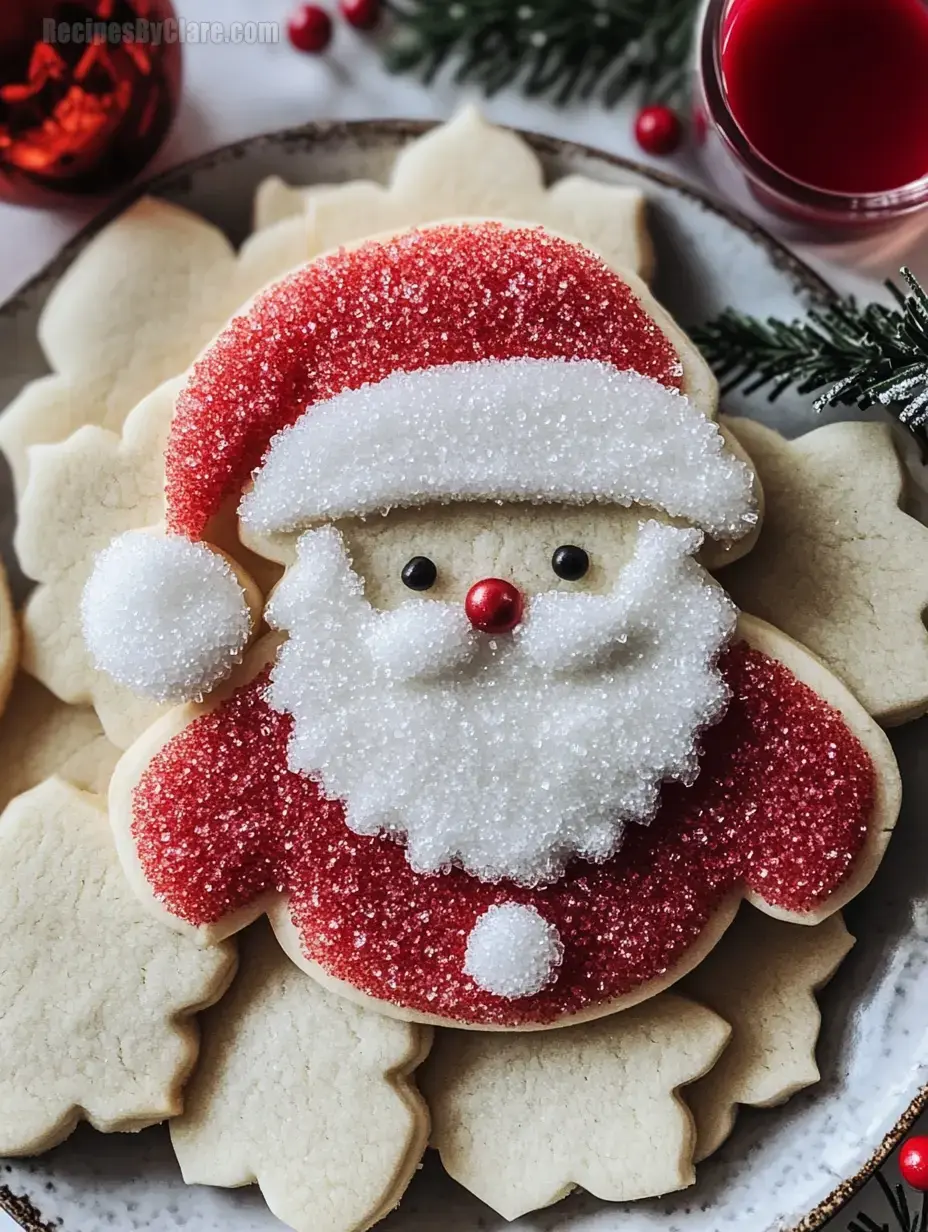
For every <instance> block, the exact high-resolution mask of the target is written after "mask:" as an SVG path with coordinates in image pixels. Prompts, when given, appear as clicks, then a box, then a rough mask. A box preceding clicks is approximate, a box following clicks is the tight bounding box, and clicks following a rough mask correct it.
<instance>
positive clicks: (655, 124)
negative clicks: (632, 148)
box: [635, 105, 683, 154]
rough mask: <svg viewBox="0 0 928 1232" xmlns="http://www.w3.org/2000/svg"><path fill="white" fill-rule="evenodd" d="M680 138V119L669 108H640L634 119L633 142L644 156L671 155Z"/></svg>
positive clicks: (681, 132) (681, 128)
mask: <svg viewBox="0 0 928 1232" xmlns="http://www.w3.org/2000/svg"><path fill="white" fill-rule="evenodd" d="M682 136H683V127H682V125H681V124H680V117H679V116H678V115H677V113H676V112H675V111H673V110H671V108H670V107H662V106H658V105H655V106H652V107H642V109H641V110H640V111H639V112H638V115H637V116H636V117H635V140H636V141H637V142H638V144H639V145H640V146H641V148H642V149H643V150H644V151H645V153H646V154H672V153H673V151H674V150H675V149H676V148H677V146H678V145H679V144H680V138H681V137H682Z"/></svg>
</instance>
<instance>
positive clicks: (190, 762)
mask: <svg viewBox="0 0 928 1232" xmlns="http://www.w3.org/2000/svg"><path fill="white" fill-rule="evenodd" d="M722 669H723V672H724V675H725V677H726V679H727V681H728V683H729V685H730V687H731V689H732V703H731V706H730V707H729V710H728V712H727V713H726V715H725V718H724V719H723V720H722V721H721V722H720V723H719V724H718V725H717V726H716V727H714V728H712V729H711V730H710V731H708V732H707V733H706V734H705V735H704V737H703V749H704V751H703V757H702V770H701V773H700V775H699V778H698V779H697V781H696V783H695V785H694V786H692V787H689V788H686V787H681V786H679V785H677V784H674V785H669V786H667V787H665V789H664V792H663V796H662V803H661V808H660V812H659V814H658V816H657V818H656V819H655V820H654V822H653V823H652V824H651V825H650V826H630V827H629V830H628V832H627V837H626V840H625V844H624V846H623V847H622V849H621V851H620V852H619V854H618V855H617V856H616V857H614V858H613V859H612V860H610V861H608V862H607V863H605V864H599V865H594V864H589V863H585V862H583V861H575V862H574V863H573V864H572V865H571V866H570V868H569V869H568V871H567V874H566V876H565V877H564V878H563V879H562V880H561V881H559V882H558V883H557V884H555V885H552V886H548V887H545V888H542V889H536V890H531V889H526V888H524V887H519V886H514V885H511V884H508V883H500V884H497V885H485V884H483V883H481V882H479V881H477V880H476V879H475V878H473V877H470V876H467V875H466V874H464V873H462V872H460V871H458V870H455V871H452V872H450V873H446V874H442V875H438V876H422V875H419V874H416V873H413V872H412V870H411V869H410V868H409V865H408V864H407V862H406V859H405V856H404V853H403V850H402V848H401V847H400V846H398V845H397V844H396V843H394V842H391V841H388V840H385V839H379V838H361V837H359V836H357V835H355V834H353V833H352V832H351V831H350V830H348V828H347V826H346V825H345V824H344V821H343V817H342V811H341V807H340V806H339V804H338V803H333V802H329V801H326V800H325V799H323V798H322V797H321V795H320V792H319V790H318V788H317V787H316V785H315V784H314V783H313V782H312V781H311V780H310V779H308V778H305V777H303V776H301V775H296V774H293V773H291V772H290V771H289V770H288V769H287V762H286V749H287V739H288V736H289V733H290V725H291V721H290V719H289V717H287V716H284V715H280V714H277V713H276V712H274V711H273V710H271V709H270V707H269V706H268V705H267V703H266V702H265V701H264V698H263V691H264V687H265V683H266V679H267V676H266V673H265V675H263V676H261V677H259V678H258V679H257V680H255V681H253V682H252V683H251V684H249V685H247V686H245V687H244V688H241V689H239V690H238V692H237V693H235V694H234V695H233V696H232V697H231V698H230V699H229V700H228V701H227V702H226V703H224V704H223V705H222V706H220V707H219V708H217V709H216V710H214V711H212V712H210V713H207V714H204V715H203V716H202V717H200V718H199V719H197V720H195V721H194V722H193V723H191V724H190V726H189V727H188V728H186V729H185V730H184V731H183V732H182V733H181V734H180V735H178V736H176V737H175V738H174V739H173V740H171V741H170V743H168V744H167V745H166V746H165V747H164V748H163V749H162V750H161V751H160V752H159V753H158V754H157V755H156V756H155V758H154V759H153V760H152V762H151V764H150V765H149V767H148V769H147V770H146V772H145V774H144V776H143V777H142V779H141V780H140V782H139V785H138V787H137V788H136V791H135V797H134V820H133V825H132V832H133V835H134V838H135V841H136V843H137V845H138V851H139V855H140V858H141V863H142V868H143V869H144V872H145V875H146V876H147V878H148V880H149V882H150V883H151V885H152V887H153V889H154V891H155V893H156V895H157V896H158V898H159V899H160V900H161V901H162V902H163V903H164V904H165V905H166V906H167V907H168V908H169V910H170V911H172V912H173V913H174V914H175V915H177V916H179V917H180V918H182V919H184V920H187V921H188V922H190V923H193V924H205V923H212V922H215V921H217V920H219V919H221V918H222V917H223V916H224V915H226V914H227V913H228V912H230V911H234V910H236V909H238V908H241V907H243V906H245V905H246V904H248V903H249V902H251V901H253V900H254V899H255V898H256V897H257V896H258V895H260V894H263V893H265V892H267V891H268V890H277V891H279V892H280V893H283V894H287V895H289V903H290V913H291V916H292V919H293V921H294V923H295V925H296V927H297V928H298V930H299V933H300V936H301V939H302V945H303V949H304V951H305V953H306V954H307V956H308V957H310V958H311V959H312V960H313V961H315V962H316V963H318V964H319V965H320V966H321V967H323V968H324V969H325V970H326V971H327V972H329V973H330V974H331V975H333V976H335V977H337V978H338V979H341V980H344V981H347V982H348V983H350V984H352V985H353V986H354V987H355V988H357V989H359V990H361V991H362V992H364V993H367V994H369V995H370V996H372V997H376V998H379V999H381V1000H385V1001H389V1002H392V1003H393V1004H396V1005H399V1006H403V1007H406V1008H409V1009H412V1010H415V1011H419V1012H424V1013H429V1014H435V1015H440V1016H443V1017H447V1018H452V1019H456V1020H458V1021H466V1022H470V1023H474V1024H487V1025H489V1024H495V1025H506V1026H519V1025H520V1024H524V1023H529V1022H533V1023H534V1022H539V1023H540V1022H551V1021H554V1020H556V1019H558V1018H560V1017H562V1016H564V1015H570V1014H575V1013H577V1012H578V1011H581V1010H583V1009H585V1008H586V1007H588V1006H594V1005H596V1004H599V1003H602V1002H605V1001H611V1000H613V999H615V998H617V997H620V996H622V995H623V994H625V993H629V992H631V991H633V990H634V989H635V988H637V987H639V986H640V985H642V984H644V983H646V982H648V981H650V980H653V979H654V978H656V977H659V976H660V975H661V974H662V973H664V972H665V971H667V970H668V969H669V968H671V967H674V966H676V965H677V964H679V963H680V961H681V960H682V959H683V957H684V955H685V954H686V951H687V949H688V948H689V947H690V946H691V945H692V944H693V943H694V942H695V941H696V939H697V938H698V937H699V936H700V934H701V933H702V931H703V929H704V928H705V927H706V923H707V921H708V920H709V919H710V917H711V916H712V914H713V912H714V911H715V910H716V909H717V908H718V906H719V904H720V903H721V902H722V901H723V900H724V899H725V898H726V897H727V896H728V895H730V894H731V893H732V892H733V891H735V890H737V889H738V888H740V887H744V888H747V889H750V890H753V891H756V892H759V893H760V894H762V895H763V897H764V899H765V900H766V902H768V903H770V904H771V905H774V906H778V907H783V908H786V909H787V910H790V911H796V912H805V911H809V910H812V909H813V908H815V907H816V906H818V905H820V904H821V903H823V902H825V901H826V900H827V899H828V898H829V897H830V896H831V895H832V894H833V893H834V892H835V890H836V889H837V888H838V887H839V886H840V885H841V884H842V882H843V881H844V879H845V878H846V877H847V875H848V872H849V870H850V868H851V866H852V864H853V862H854V858H855V856H856V854H857V853H858V852H859V851H860V849H861V847H862V845H863V843H864V840H865V837H866V833H867V825H868V821H869V818H870V816H871V813H872V810H873V806H874V793H875V775H874V770H873V766H872V763H871V761H870V758H869V756H868V754H867V752H866V750H865V749H864V748H863V747H862V745H861V744H860V742H859V741H858V740H857V738H856V737H855V736H854V735H853V733H852V732H850V731H849V729H848V728H847V726H846V724H845V722H844V720H843V718H842V717H841V715H840V714H839V713H838V712H837V711H835V710H834V709H833V708H832V707H830V706H829V705H828V704H827V703H825V702H824V701H822V700H821V699H820V698H819V697H818V696H817V695H816V694H815V693H814V692H813V691H812V690H811V689H810V688H808V686H806V685H805V684H803V683H801V682H800V681H798V680H797V679H796V678H795V677H794V676H793V675H792V674H791V673H790V672H789V671H788V669H787V668H785V667H784V666H782V664H779V663H777V662H776V661H774V660H772V659H768V658H766V657H765V656H764V655H762V654H761V653H759V652H758V651H755V650H752V649H750V648H749V647H748V646H746V645H745V644H744V643H737V644H735V645H734V646H733V647H731V648H730V649H729V650H728V651H727V652H726V654H725V655H724V656H723V659H722ZM502 901H509V902H521V903H530V904H534V905H535V906H537V908H538V909H539V910H540V911H541V913H542V914H543V915H544V917H545V919H547V920H550V921H551V922H552V923H553V924H555V925H556V926H557V928H558V929H559V931H560V935H561V939H562V941H563V943H564V947H565V954H564V962H563V966H562V967H561V969H560V972H559V976H558V979H557V981H556V982H555V983H554V984H553V985H552V986H550V987H549V988H546V989H545V990H544V991H543V992H541V993H539V994H537V995H536V996H533V997H528V998H525V999H523V1000H517V1001H506V1000H504V999H502V998H500V997H496V996H493V995H492V994H490V993H487V992H483V991H481V990H480V989H479V988H477V986H476V985H475V984H474V983H473V982H472V981H471V980H470V979H469V978H468V977H467V976H466V975H465V974H464V971H463V964H464V950H465V945H466V941H467V936H468V933H469V932H470V930H471V929H472V928H473V926H474V924H475V922H476V920H477V918H478V917H479V916H480V915H481V914H482V913H483V912H484V911H485V910H486V908H487V907H488V906H489V905H491V904H492V903H498V902H502Z"/></svg>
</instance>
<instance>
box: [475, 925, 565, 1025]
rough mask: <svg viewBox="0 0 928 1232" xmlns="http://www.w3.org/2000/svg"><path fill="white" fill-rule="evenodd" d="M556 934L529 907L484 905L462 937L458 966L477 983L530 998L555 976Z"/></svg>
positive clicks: (509, 996) (558, 950) (561, 949)
mask: <svg viewBox="0 0 928 1232" xmlns="http://www.w3.org/2000/svg"><path fill="white" fill-rule="evenodd" d="M563 957H564V947H563V945H562V944H561V939H560V935H559V934H558V931H557V929H556V928H555V927H554V925H553V924H549V923H548V921H547V920H545V919H544V918H543V917H542V916H541V915H540V914H539V913H538V912H537V911H536V910H535V908H534V907H523V906H522V905H521V904H519V903H502V904H500V905H499V906H496V907H489V908H488V909H487V910H486V911H485V912H484V913H483V915H482V916H481V917H480V919H479V920H478V921H477V923H476V924H475V925H474V927H473V929H472V930H471V934H470V936H469V937H468V938H467V951H466V953H465V956H464V970H465V971H466V972H467V974H468V975H469V976H470V977H471V979H472V980H473V981H474V983H475V984H477V985H478V987H480V988H483V989H485V990H486V991H487V992H491V993H494V994H495V995H496V996H498V997H506V998H507V999H508V1000H510V1001H514V1000H516V998H518V997H531V996H534V994H535V993H536V992H541V990H542V989H543V988H544V987H545V986H546V985H548V984H550V983H551V982H552V980H553V979H554V978H555V977H556V973H557V969H558V967H559V966H560V965H561V960H562V959H563Z"/></svg>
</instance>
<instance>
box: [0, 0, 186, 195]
mask: <svg viewBox="0 0 928 1232" xmlns="http://www.w3.org/2000/svg"><path fill="white" fill-rule="evenodd" d="M180 80H181V41H180V29H179V25H178V21H177V17H176V15H175V12H174V9H173V7H172V5H171V3H170V0H68V2H67V3H64V2H63V0H12V2H7V3H4V4H2V5H0V197H4V198H6V199H7V200H11V201H17V202H20V203H23V204H55V203H60V202H61V201H62V200H63V199H67V198H68V197H71V196H94V195H97V194H100V193H105V192H108V191H109V190H111V189H112V188H114V187H116V186H117V185H119V184H123V183H125V182H126V181H127V180H130V179H131V178H132V177H133V176H134V175H135V174H136V173H137V172H138V171H140V170H141V169H142V167H144V166H145V164H146V163H147V162H148V160H149V159H150V158H151V157H152V155H153V154H154V153H155V151H156V150H157V149H158V147H159V146H160V145H161V142H162V141H163V140H164V137H165V134H166V133H167V131H168V129H169V127H170V125H171V121H172V120H173V119H174V115H175V112H176V110H177V102H178V97H179V94H180Z"/></svg>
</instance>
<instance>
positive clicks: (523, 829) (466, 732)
mask: <svg viewBox="0 0 928 1232" xmlns="http://www.w3.org/2000/svg"><path fill="white" fill-rule="evenodd" d="M700 540H701V536H700V535H699V534H698V532H694V531H688V530H680V529H678V528H675V527H669V526H666V525H664V524H662V523H658V522H646V523H643V524H642V526H641V529H640V534H639V541H638V544H637V548H636V552H635V556H634V558H633V560H632V561H631V562H630V564H629V565H627V566H626V567H625V569H624V570H623V571H622V575H621V577H620V578H619V581H618V584H617V585H616V587H615V589H614V591H613V592H612V593H611V594H609V595H589V594H567V593H563V592H549V593H547V594H543V595H540V596H537V597H536V598H534V599H533V600H531V602H530V603H529V604H528V605H527V609H526V618H525V621H524V623H523V625H522V626H521V627H520V628H519V629H518V630H516V632H515V633H514V634H513V635H512V636H511V637H501V638H488V637H487V636H486V635H482V634H478V633H475V632H474V631H473V630H472V629H471V627H470V624H469V622H468V621H467V619H466V617H465V615H464V611H463V606H462V605H459V604H448V603H442V602H438V601H435V600H429V599H419V600H412V601H410V602H408V603H406V604H404V605H403V606H402V607H400V608H399V609H396V610H395V611H392V612H380V611H377V610H376V609H374V608H373V607H371V605H370V604H369V603H368V602H367V600H366V599H365V598H364V595H363V586H362V583H361V582H360V579H359V578H358V577H357V575H355V574H354V573H353V571H352V569H351V565H350V561H349V559H348V557H347V554H346V552H345V548H344V544H343V542H342V539H341V536H340V535H339V534H338V532H337V531H335V530H334V529H333V528H331V527H327V528H324V529H322V530H317V531H311V532H308V533H307V534H306V535H304V536H303V537H302V539H301V540H300V543H299V549H298V561H297V564H296V565H295V566H293V567H292V568H291V570H290V571H289V572H288V574H287V576H286V577H285V579H284V581H283V582H282V583H281V584H280V586H279V587H278V590H277V591H276V593H275V595H274V598H273V601H272V603H271V605H270V608H269V612H268V620H269V622H270V623H272V624H273V625H275V626H277V627H279V628H282V629H286V630H288V631H289V633H290V639H289V641H288V642H287V643H286V644H285V645H284V646H283V647H282V649H281V652H280V655H279V659H278V663H277V666H276V667H275V669H274V672H273V676H272V683H271V685H270V687H269V690H268V698H269V701H270V703H271V705H273V706H274V707H275V708H276V709H278V710H281V711H283V712H286V713H289V714H292V715H293V717H294V730H293V735H292V738H291V742H290V748H289V758H290V764H291V767H292V768H293V769H294V770H298V771H302V772H304V773H308V774H311V775H313V776H314V777H316V778H318V780H319V781H320V783H321V784H322V787H323V789H324V791H325V792H326V794H327V795H328V796H329V797H330V798H333V799H334V798H337V799H340V800H342V801H343V802H344V805H345V813H346V821H347V824H348V825H349V827H350V828H351V829H353V830H355V831H356V832H357V833H360V834H377V833H388V834H393V835H396V836H398V837H402V838H404V839H405V842H406V853H407V858H408V860H409V862H410V864H411V865H412V867H413V868H415V869H416V870H417V871H421V872H437V871H440V870H442V869H445V868H447V867H449V866H450V865H452V864H458V865H460V866H461V867H463V868H464V869H466V870H467V871H468V872H470V873H472V874H473V875H474V876H477V877H479V878H481V879H482V880H491V881H495V880H499V879H502V878H507V879H510V880H513V881H517V882H521V883H523V884H532V885H534V884H539V883H541V882H547V881H551V880H554V879H556V878H557V877H559V876H560V875H561V874H562V873H563V870H564V867H565V865H566V863H567V862H568V861H569V860H570V859H571V858H573V857H583V858H586V859H589V860H604V859H607V858H609V857H610V856H611V855H613V854H614V853H615V852H616V850H617V849H618V847H619V845H620V842H621V838H622V833H623V830H624V827H625V825H626V823H627V822H629V821H638V822H647V821H648V820H650V818H651V817H652V816H653V814H654V811H655V809H656V806H657V803H658V797H659V790H660V784H661V783H662V782H663V781H665V780H667V779H682V780H684V781H690V780H692V779H693V778H694V777H695V775H696V773H697V771H698V762H697V749H696V738H697V736H698V733H699V732H700V731H701V730H702V729H703V728H704V727H706V726H707V725H708V724H710V723H712V722H715V721H716V720H717V719H718V718H719V717H720V716H721V714H722V712H723V710H724V707H725V704H726V701H727V692H726V689H725V686H724V684H723V682H722V680H721V677H720V675H719V673H718V671H717V669H716V667H715V659H716V656H717V654H718V652H719V650H720V649H721V647H722V646H723V645H724V643H725V641H726V640H727V638H728V637H729V636H730V634H731V631H732V629H733V627H734V618H735V613H734V608H733V607H732V605H731V603H730V601H729V600H728V599H727V597H726V596H725V595H724V593H723V592H722V591H721V590H720V588H718V587H717V586H716V585H714V584H713V583H712V582H711V581H710V580H709V579H708V578H707V575H706V574H705V572H704V571H703V570H702V569H701V567H700V566H699V565H697V564H696V562H695V561H694V560H693V559H692V553H693V552H695V551H696V550H697V548H698V546H699V543H700Z"/></svg>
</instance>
